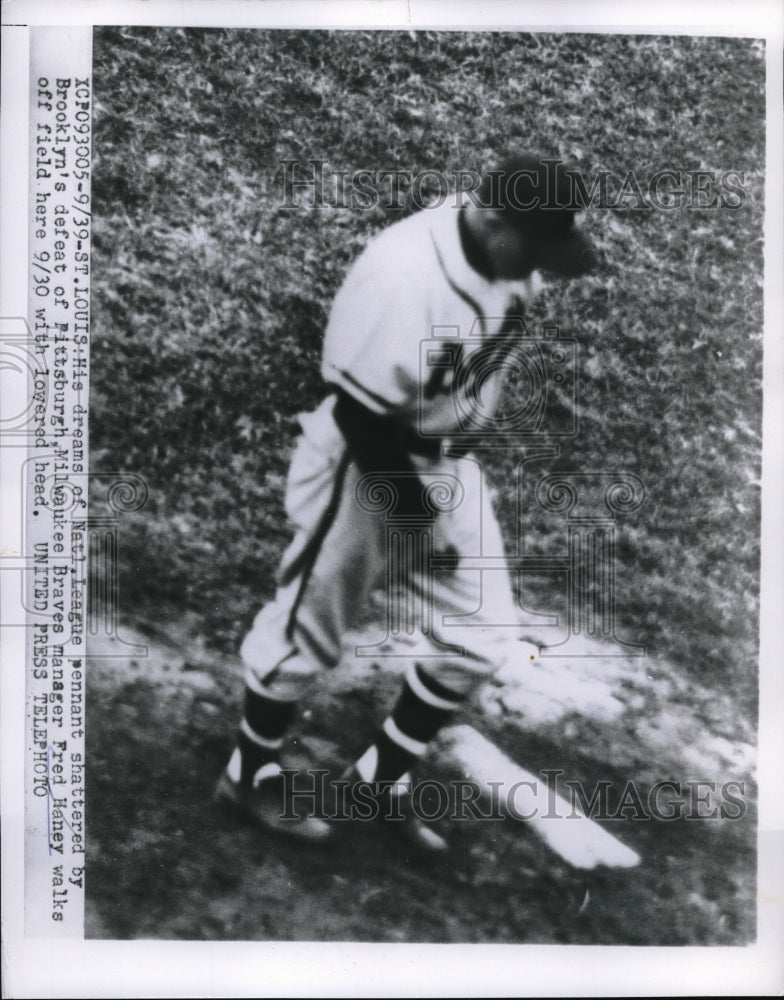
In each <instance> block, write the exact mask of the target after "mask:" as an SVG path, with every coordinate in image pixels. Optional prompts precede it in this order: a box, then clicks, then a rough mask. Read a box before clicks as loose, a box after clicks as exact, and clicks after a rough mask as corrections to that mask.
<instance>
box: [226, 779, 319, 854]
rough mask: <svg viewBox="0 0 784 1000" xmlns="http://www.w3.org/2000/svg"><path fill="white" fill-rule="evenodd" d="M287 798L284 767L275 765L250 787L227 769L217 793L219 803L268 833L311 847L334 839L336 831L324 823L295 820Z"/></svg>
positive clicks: (314, 819) (306, 818) (304, 818)
mask: <svg viewBox="0 0 784 1000" xmlns="http://www.w3.org/2000/svg"><path fill="white" fill-rule="evenodd" d="M284 795H285V784H284V779H283V775H282V774H281V773H280V765H278V764H274V763H271V764H265V765H264V766H263V767H261V768H259V770H258V771H257V772H256V774H255V776H254V778H253V784H252V785H251V786H250V787H248V786H247V785H243V784H241V783H240V782H239V781H236V780H234V779H233V778H232V777H231V775H230V774H229V771H228V768H227V769H226V770H225V771H224V772H223V774H222V775H221V777H220V779H219V781H218V785H217V787H216V789H215V801H216V802H218V803H219V804H220V805H223V806H226V807H228V808H229V809H231V810H232V811H233V812H236V813H238V814H239V815H241V816H242V817H244V818H245V819H247V820H249V821H250V822H252V823H254V824H255V825H256V826H259V827H261V828H262V829H264V830H268V831H270V832H272V833H276V834H282V835H283V836H285V837H288V838H289V839H291V840H299V841H303V842H306V843H311V844H315V843H323V842H325V841H327V840H330V839H331V838H332V836H333V829H332V827H331V826H330V824H329V823H326V822H325V821H324V820H323V819H319V818H318V817H316V816H303V815H296V816H292V815H291V809H286V803H285V797H284ZM284 814H287V815H284Z"/></svg>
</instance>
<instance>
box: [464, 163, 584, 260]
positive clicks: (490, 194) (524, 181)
mask: <svg viewBox="0 0 784 1000" xmlns="http://www.w3.org/2000/svg"><path fill="white" fill-rule="evenodd" d="M575 176H577V177H579V172H578V171H576V170H574V169H570V168H569V167H567V166H566V164H564V163H563V162H562V161H561V160H558V159H557V158H555V157H549V158H548V157H543V156H538V155H535V154H523V155H519V156H513V157H510V158H509V159H508V160H505V161H504V163H502V164H501V166H500V167H499V168H498V169H497V170H492V171H490V172H488V174H487V175H486V176H485V178H484V180H483V182H482V185H481V186H480V188H479V190H478V192H477V194H478V196H479V200H480V203H481V204H482V205H485V206H487V207H492V208H496V209H501V210H502V211H503V212H504V215H505V219H506V221H508V223H509V224H510V225H511V226H513V227H514V228H515V229H517V230H519V231H520V232H522V233H524V234H525V235H526V237H527V238H528V239H529V241H531V242H533V243H534V245H535V248H536V249H535V253H536V258H537V261H538V266H539V268H540V269H541V270H543V271H550V272H552V273H553V274H559V275H563V276H564V277H570V278H573V277H578V276H579V275H582V274H587V273H588V272H589V271H592V270H594V269H595V268H596V266H597V264H598V256H597V253H596V249H595V248H594V246H593V243H592V242H591V241H590V240H589V239H588V237H587V236H586V235H585V234H584V233H582V232H580V230H579V229H577V228H576V227H575V219H576V217H577V213H578V212H580V211H581V208H582V206H580V205H579V204H578V203H577V202H576V200H575V180H574V178H575Z"/></svg>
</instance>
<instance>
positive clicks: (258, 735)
mask: <svg viewBox="0 0 784 1000" xmlns="http://www.w3.org/2000/svg"><path fill="white" fill-rule="evenodd" d="M296 711H297V702H296V701H295V700H286V701H282V700H280V699H279V698H274V697H271V696H270V695H269V694H267V693H265V692H264V691H263V689H261V688H252V687H250V686H249V685H246V687H245V712H244V716H243V719H242V722H241V724H240V731H239V734H238V736H237V750H238V757H239V761H238V762H239V768H237V761H235V759H234V758H233V759H232V764H233V765H234V767H233V770H234V771H235V773H234V774H232V775H231V776H232V778H234V780H235V781H240V782H241V783H242V784H243V785H246V786H250V785H252V783H253V778H254V776H255V774H256V772H257V771H258V770H259V768H261V767H263V766H264V765H265V764H268V763H270V762H271V761H276V760H277V759H278V756H279V753H280V748H281V747H282V746H283V736H284V734H285V732H286V730H287V729H288V727H289V726H290V725H291V723H292V721H293V719H294V716H295V714H296ZM236 756H237V752H235V757H236ZM230 766H231V765H230ZM237 770H238V771H239V774H237V773H236V771H237Z"/></svg>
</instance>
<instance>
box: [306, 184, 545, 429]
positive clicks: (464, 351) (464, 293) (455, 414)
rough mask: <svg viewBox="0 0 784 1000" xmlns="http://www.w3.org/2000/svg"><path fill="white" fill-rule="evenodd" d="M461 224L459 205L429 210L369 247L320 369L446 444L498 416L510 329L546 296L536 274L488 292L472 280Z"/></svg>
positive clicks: (341, 296) (342, 302)
mask: <svg viewBox="0 0 784 1000" xmlns="http://www.w3.org/2000/svg"><path fill="white" fill-rule="evenodd" d="M459 214H460V213H459V210H458V209H457V208H456V207H455V205H454V203H453V202H447V203H445V204H444V205H442V206H441V207H439V208H436V209H423V210H422V211H420V212H418V213H417V214H415V215H413V216H410V217H409V218H407V219H404V220H403V221H401V222H398V223H396V224H395V225H393V226H390V227H389V228H388V229H386V230H384V231H383V232H382V233H381V234H380V235H378V236H376V237H375V238H374V239H373V240H372V241H371V242H370V243H369V244H368V246H367V247H366V249H365V250H364V252H363V253H362V254H361V255H360V257H359V258H358V260H357V261H356V262H355V264H354V265H353V267H352V268H351V270H350V272H349V274H348V277H347V278H346V280H345V282H344V284H343V285H342V287H341V288H340V290H339V291H338V294H337V296H336V298H335V302H334V305H333V308H332V311H331V315H330V319H329V324H328V326H327V330H326V334H325V340H324V354H323V362H322V374H323V376H324V378H325V380H326V381H327V382H328V383H332V384H334V385H337V386H340V387H341V388H342V389H344V390H345V391H346V392H347V393H349V394H350V395H352V396H353V397H354V398H355V399H357V400H358V401H359V402H360V403H362V404H363V405H364V406H366V407H367V408H368V409H370V410H373V411H374V412H376V413H379V414H385V415H395V416H397V417H399V418H401V419H402V420H403V421H404V422H406V423H409V424H411V425H413V426H415V427H416V428H417V429H418V430H419V431H420V433H422V434H424V435H437V436H440V437H448V436H450V434H452V433H454V432H455V430H456V429H457V427H458V424H459V423H460V426H462V427H465V425H466V423H468V424H469V425H471V424H472V423H473V426H474V427H476V428H480V427H481V426H483V424H484V423H486V422H487V420H488V418H489V417H491V416H492V413H493V411H494V409H495V407H496V405H497V403H498V398H499V395H500V389H501V382H502V373H503V367H504V366H503V363H502V359H503V356H504V355H505V354H506V353H507V352H508V350H509V346H510V345H509V339H508V338H509V336H510V331H509V329H508V326H507V328H506V329H505V328H504V320H505V318H506V315H507V313H508V312H509V310H510V308H511V307H513V304H514V303H519V302H520V301H522V303H523V304H525V303H526V302H528V301H530V300H531V299H532V298H533V296H534V295H535V294H536V292H537V291H538V290H539V287H540V278H539V275H538V273H536V272H534V274H533V275H532V276H531V277H530V278H528V279H526V280H525V281H516V282H490V281H488V280H486V279H485V278H483V277H482V276H481V275H480V274H478V273H477V272H476V271H474V270H473V269H472V268H471V267H470V266H469V264H468V263H467V261H466V259H465V255H464V252H463V248H462V246H461V239H460V232H459V226H458V219H459ZM517 309H518V311H519V305H518V306H517ZM511 335H512V336H513V337H516V336H519V326H518V328H517V329H516V330H513V331H512V333H511ZM472 358H473V362H472V360H471V359H472ZM480 383H481V384H480Z"/></svg>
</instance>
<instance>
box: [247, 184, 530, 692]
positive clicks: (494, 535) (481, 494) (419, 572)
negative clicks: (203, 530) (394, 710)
mask: <svg viewBox="0 0 784 1000" xmlns="http://www.w3.org/2000/svg"><path fill="white" fill-rule="evenodd" d="M458 216H459V212H458V210H457V208H456V207H455V205H454V203H449V202H447V203H446V204H444V205H443V206H441V207H440V208H437V209H424V210H422V211H420V212H418V213H417V214H415V215H413V216H410V217H409V218H407V219H405V220H403V221H401V222H398V223H396V224H394V225H392V226H390V227H389V228H388V229H386V230H384V231H383V232H381V233H380V235H378V236H376V237H375V238H374V239H373V240H371V242H370V243H369V245H368V246H367V247H366V249H365V250H364V252H363V253H362V254H361V255H360V257H359V258H358V260H357V261H356V262H355V263H354V265H353V267H352V268H351V270H350V271H349V274H348V276H347V278H346V280H345V282H344V284H343V285H342V287H341V288H340V290H339V291H338V294H337V296H336V298H335V301H334V304H333V308H332V311H331V315H330V319H329V324H328V326H327V330H326V335H325V341H324V353H323V362H322V369H321V370H322V374H323V376H324V378H325V380H326V381H327V383H328V384H330V385H331V386H333V387H334V388H335V390H336V392H335V393H333V394H331V395H330V396H328V397H327V398H326V399H325V400H324V402H323V403H322V404H321V405H320V406H319V407H318V409H317V410H316V411H315V412H313V413H309V414H306V415H303V416H302V417H301V425H302V435H301V437H300V439H299V442H298V444H297V448H296V452H295V454H294V458H293V461H292V465H291V469H290V473H289V479H288V487H287V495H286V510H287V513H288V516H289V517H290V519H291V521H292V523H293V525H294V526H295V528H296V535H295V538H294V540H293V542H292V543H291V545H290V547H289V549H288V550H287V552H286V553H285V555H284V558H283V561H282V565H281V570H280V586H279V589H278V591H277V594H276V596H275V598H274V600H273V601H272V602H271V603H270V604H268V605H267V606H266V607H265V608H264V609H263V610H262V611H261V612H260V613H259V615H258V616H257V618H256V620H255V622H254V624H253V628H252V629H251V631H250V633H249V634H248V636H247V637H246V639H245V641H244V643H243V646H242V657H243V660H244V662H245V664H246V667H247V679H248V684H249V686H250V687H252V688H253V687H257V686H259V687H260V685H261V683H262V682H264V683H265V684H266V685H267V686H268V689H269V687H270V686H275V685H277V686H279V687H280V688H281V689H283V688H285V689H286V690H290V689H291V688H297V687H299V685H300V682H301V681H303V680H305V679H308V678H310V677H312V676H313V674H315V673H316V672H317V671H318V670H320V669H321V668H323V667H330V666H333V665H334V664H336V663H337V662H338V661H340V660H341V658H343V657H344V656H346V655H348V656H351V655H358V653H357V650H356V649H354V650H353V651H352V650H347V649H345V648H344V638H345V635H346V633H347V631H348V630H349V629H352V628H354V627H355V626H357V625H358V624H359V623H360V622H362V621H364V620H365V619H366V618H367V614H368V609H369V604H370V602H369V598H370V596H371V594H372V592H373V591H374V590H375V589H377V588H378V587H379V586H380V585H383V583H384V581H385V578H386V566H387V546H388V539H389V534H388V527H389V521H388V519H387V514H388V511H387V512H385V511H383V510H379V509H378V506H379V505H378V504H375V503H374V501H375V500H378V495H377V494H374V493H373V490H372V489H371V485H372V484H370V485H369V481H368V480H363V475H364V473H363V471H362V469H361V468H360V467H359V466H358V464H357V461H356V460H355V457H354V456H353V455H352V451H351V448H350V447H349V444H348V443H347V440H346V436H344V434H343V433H342V432H341V429H340V428H339V427H338V425H337V423H336V420H335V416H334V414H335V406H336V400H337V398H338V395H339V394H340V393H341V392H343V393H346V394H347V395H348V397H350V399H351V400H352V401H356V402H358V403H360V404H362V406H363V407H365V408H366V410H367V411H369V414H368V419H369V420H371V417H374V416H377V417H382V418H390V419H391V420H393V421H394V422H395V426H398V427H402V428H408V429H410V431H411V435H410V442H411V448H410V451H409V453H408V458H409V460H410V463H411V467H412V468H413V469H414V470H416V473H417V474H418V475H419V476H420V477H421V480H422V482H423V483H424V484H425V485H428V484H433V485H435V483H436V482H437V481H438V480H439V479H440V480H441V481H442V482H443V483H445V484H447V486H448V487H449V488H448V489H447V492H449V491H450V489H451V492H452V504H451V507H452V509H450V510H447V511H445V512H442V513H438V514H437V516H436V517H435V519H434V521H433V527H432V532H433V534H432V538H433V547H434V549H435V551H436V552H439V551H445V550H449V549H451V550H452V552H453V553H456V555H457V556H458V557H460V560H459V561H458V562H457V566H456V568H452V569H448V568H444V569H441V570H436V571H435V572H433V571H432V570H431V569H429V568H428V566H427V565H426V564H421V563H416V561H415V560H414V561H413V562H412V563H411V564H410V565H407V569H406V572H405V575H404V578H403V581H402V588H401V587H399V588H397V591H396V592H395V594H388V595H387V596H388V597H395V599H396V600H397V601H400V602H401V607H402V606H403V605H406V606H413V604H417V602H418V604H419V606H420V607H421V606H423V605H424V606H425V609H424V612H423V614H422V616H420V617H422V620H423V621H424V622H425V626H426V627H424V628H417V629H416V634H415V635H409V634H408V632H407V630H406V627H402V628H399V629H397V633H395V629H394V628H392V633H395V634H396V636H397V640H398V643H397V648H399V651H400V652H401V654H403V655H414V653H415V655H416V657H417V659H422V658H426V660H427V664H428V670H429V671H430V673H431V675H432V676H434V677H435V678H436V679H437V680H438V681H439V682H440V683H442V684H443V685H445V686H446V687H447V688H449V689H451V690H453V691H455V692H457V693H460V694H463V693H468V692H469V691H470V690H472V689H473V688H474V687H475V686H476V684H477V683H479V682H480V681H481V680H482V679H484V678H485V677H486V676H487V675H488V674H490V673H492V672H493V671H494V670H495V669H497V668H498V667H499V666H500V665H501V663H503V662H504V661H506V660H507V659H508V658H509V657H510V656H512V657H514V656H515V655H517V656H520V657H521V665H522V656H523V653H522V648H521V646H520V644H519V643H518V642H517V638H518V629H517V627H516V626H517V624H518V622H519V619H520V612H519V610H518V609H517V607H516V605H515V602H514V598H513V596H512V591H511V585H510V581H509V577H508V573H507V572H506V570H505V569H498V570H492V571H488V570H483V571H480V570H478V569H471V568H468V567H466V566H465V565H464V564H463V563H462V558H464V557H470V556H501V555H503V542H502V538H501V532H500V529H499V526H498V522H497V520H496V517H495V515H494V513H493V510H492V507H491V504H490V500H489V496H488V488H487V484H486V483H485V481H484V477H483V475H482V469H481V466H480V464H479V462H478V460H477V459H476V458H475V457H473V456H472V455H471V454H470V453H469V454H465V455H463V456H462V457H455V449H452V454H450V447H449V445H450V442H452V443H453V444H456V445H458V446H459V444H460V440H461V435H462V434H463V433H464V431H465V428H466V427H469V428H470V429H472V430H474V431H476V430H477V429H480V428H482V427H483V426H487V424H488V423H489V422H490V421H491V420H492V415H493V413H494V412H495V408H496V406H497V403H498V399H499V395H500V392H501V383H502V380H503V374H504V373H503V367H504V366H503V357H504V355H505V353H507V352H508V349H509V337H510V336H512V337H515V336H519V327H518V330H517V331H515V330H511V331H510V330H509V324H506V325H505V318H506V315H507V312H508V310H509V309H510V307H511V305H512V302H513V301H518V303H519V300H522V301H523V302H525V301H528V300H530V299H531V298H532V297H533V296H534V295H535V293H536V291H537V290H538V286H539V275H538V274H537V273H536V272H534V274H533V275H532V277H531V278H529V279H527V280H526V281H521V282H514V283H512V282H490V281H488V280H486V279H485V278H483V277H482V276H481V275H480V274H479V273H477V272H476V271H475V270H473V269H472V268H471V267H470V266H469V264H468V263H467V261H466V259H465V255H464V253H463V249H462V245H461V239H460V232H459V226H458ZM518 308H519V305H518ZM477 351H479V352H480V355H477V357H479V356H481V365H477V366H475V367H476V371H474V372H473V373H471V362H470V359H471V357H472V356H473V355H475V353H476V352H477ZM458 371H460V372H463V373H466V372H468V373H469V374H468V376H467V377H462V376H460V377H458V375H457V374H456V372H458ZM360 412H361V411H360ZM490 433H491V432H490ZM420 443H421V445H422V446H421V447H420V446H419V445H420ZM457 450H458V451H459V448H458V449H457ZM380 471H381V473H382V474H383V472H384V471H388V472H389V473H390V474H392V476H391V479H392V481H393V482H394V473H395V472H396V470H395V469H388V470H384V469H383V468H382V469H381V470H380ZM377 478H378V477H377ZM382 478H383V475H382ZM363 487H365V489H364V492H363ZM382 499H383V498H382ZM382 506H383V504H382ZM404 610H405V609H404ZM403 618H406V615H405V614H403ZM409 618H410V616H409ZM406 620H408V619H406ZM390 621H392V622H393V624H394V622H395V621H398V619H395V617H394V615H393V617H392V619H390V620H389V621H388V622H387V624H386V626H383V625H382V623H380V622H379V623H378V625H377V628H376V634H373V635H372V636H371V638H370V639H369V641H368V642H367V643H366V646H371V647H372V646H373V644H374V642H375V641H376V639H377V640H378V643H379V652H381V649H382V644H383V641H384V640H385V638H395V635H392V636H388V632H389V622H390ZM409 631H410V630H409ZM371 632H372V630H371ZM368 634H369V635H370V633H368ZM383 648H386V646H384V647H383ZM362 655H372V649H371V650H368V649H364V650H363V651H362Z"/></svg>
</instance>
